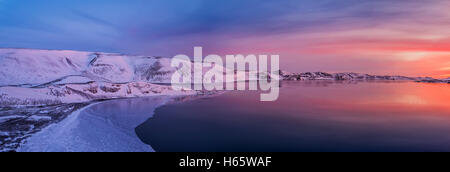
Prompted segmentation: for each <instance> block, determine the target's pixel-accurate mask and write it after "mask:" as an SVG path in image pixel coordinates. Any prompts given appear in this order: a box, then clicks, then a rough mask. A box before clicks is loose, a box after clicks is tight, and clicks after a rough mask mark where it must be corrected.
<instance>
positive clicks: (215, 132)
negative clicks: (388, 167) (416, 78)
mask: <svg viewBox="0 0 450 172" xmlns="http://www.w3.org/2000/svg"><path fill="white" fill-rule="evenodd" d="M259 95H260V92H258V91H231V92H226V93H224V94H221V95H218V96H214V97H207V98H199V99H195V100H192V101H184V102H179V103H171V104H167V105H164V106H161V107H159V108H157V109H156V111H155V114H154V116H153V117H152V118H150V119H148V120H147V121H146V122H144V123H142V124H140V125H139V126H138V127H137V128H136V129H135V131H136V134H137V136H138V137H139V138H140V139H141V140H142V141H143V142H144V143H146V144H149V145H151V146H152V148H153V149H154V150H155V151H160V152H174V151H186V152H194V151H199V152H206V151H213V152H239V151H244V152H259V151H269V152H289V151H293V152H311V151H314V152H315V151H333V152H340V151H450V103H449V102H450V84H427V83H415V82H335V81H292V82H291V81H290V82H282V87H281V89H280V97H279V99H278V100H277V101H275V102H260V101H259ZM134 101H139V99H136V100H134ZM130 110H132V109H130Z"/></svg>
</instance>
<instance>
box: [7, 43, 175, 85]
mask: <svg viewBox="0 0 450 172" xmlns="http://www.w3.org/2000/svg"><path fill="white" fill-rule="evenodd" d="M174 70H175V69H174V68H171V67H170V59H168V58H158V57H148V56H127V55H121V54H111V53H94V52H79V51H59V50H33V49H0V86H5V85H24V84H28V85H41V84H46V83H53V82H55V83H56V82H59V81H61V80H64V79H65V78H67V77H71V76H76V77H78V78H77V80H84V81H101V82H111V83H125V82H139V81H146V82H167V81H170V77H171V75H170V74H171V73H173V72H174ZM65 83H67V82H65Z"/></svg>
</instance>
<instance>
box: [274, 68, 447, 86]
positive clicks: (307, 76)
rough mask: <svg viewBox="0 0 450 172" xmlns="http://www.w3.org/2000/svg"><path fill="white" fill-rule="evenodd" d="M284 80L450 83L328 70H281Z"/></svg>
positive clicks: (432, 79)
mask: <svg viewBox="0 0 450 172" xmlns="http://www.w3.org/2000/svg"><path fill="white" fill-rule="evenodd" d="M280 76H281V77H282V79H283V80H289V81H293V80H294V81H301V80H337V81H339V80H352V81H374V80H380V81H382V80H384V81H416V82H430V83H450V78H448V79H435V78H431V77H406V76H388V75H369V74H360V73H352V72H349V73H326V72H304V73H289V72H286V71H280Z"/></svg>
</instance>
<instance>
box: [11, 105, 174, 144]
mask: <svg viewBox="0 0 450 172" xmlns="http://www.w3.org/2000/svg"><path fill="white" fill-rule="evenodd" d="M172 98H173V97H168V96H155V97H148V98H137V99H123V100H111V101H107V102H103V103H97V104H93V105H90V106H88V107H86V108H83V109H80V110H78V111H76V112H74V113H73V114H71V115H70V116H69V117H68V118H66V119H64V120H63V121H61V122H60V123H57V124H52V125H50V126H49V127H47V128H45V129H43V130H42V131H40V132H38V133H36V134H34V135H33V136H31V137H30V138H29V139H28V140H27V141H26V143H25V144H23V145H21V146H20V147H19V149H18V150H17V151H19V152H41V151H44V152H152V151H153V149H152V148H151V146H149V145H146V144H144V143H143V142H142V141H141V140H140V139H139V138H138V137H137V136H136V134H135V131H134V129H135V128H136V127H137V126H138V125H139V124H141V123H143V122H145V121H146V120H147V119H148V118H150V117H152V116H153V111H154V109H155V108H157V107H158V106H161V105H163V104H165V103H167V102H168V101H170V100H171V99H172ZM130 109H133V110H132V113H131V112H130V111H131V110H130Z"/></svg>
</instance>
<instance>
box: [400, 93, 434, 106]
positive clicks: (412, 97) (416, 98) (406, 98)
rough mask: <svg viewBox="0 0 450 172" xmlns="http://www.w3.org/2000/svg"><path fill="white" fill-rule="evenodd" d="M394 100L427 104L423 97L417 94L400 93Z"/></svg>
mask: <svg viewBox="0 0 450 172" xmlns="http://www.w3.org/2000/svg"><path fill="white" fill-rule="evenodd" d="M395 102H398V103H403V104H411V105H427V104H429V103H428V102H427V101H426V100H425V99H423V98H422V97H420V96H417V95H401V96H399V97H398V98H397V99H396V100H395Z"/></svg>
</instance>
